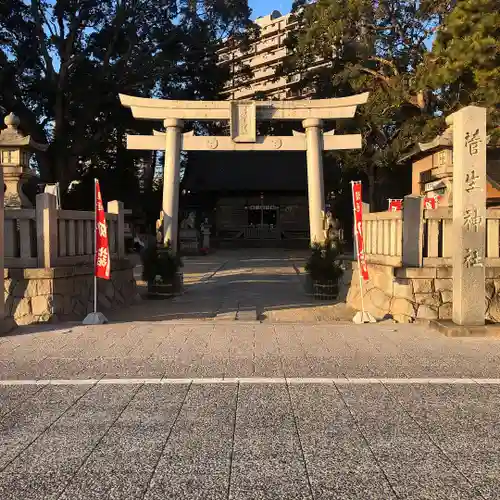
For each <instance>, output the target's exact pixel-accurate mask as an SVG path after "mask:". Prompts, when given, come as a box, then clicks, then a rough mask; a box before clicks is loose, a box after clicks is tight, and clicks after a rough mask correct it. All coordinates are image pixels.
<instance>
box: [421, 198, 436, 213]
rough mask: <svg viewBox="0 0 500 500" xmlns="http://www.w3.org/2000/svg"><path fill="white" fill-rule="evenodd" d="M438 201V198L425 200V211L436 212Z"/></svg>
mask: <svg viewBox="0 0 500 500" xmlns="http://www.w3.org/2000/svg"><path fill="white" fill-rule="evenodd" d="M436 208H437V199H436V198H424V209H425V210H436Z"/></svg>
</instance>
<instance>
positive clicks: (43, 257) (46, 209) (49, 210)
mask: <svg viewBox="0 0 500 500" xmlns="http://www.w3.org/2000/svg"><path fill="white" fill-rule="evenodd" d="M36 240H37V250H38V267H43V268H50V267H55V262H56V259H57V208H56V197H55V196H54V195H53V194H49V193H41V194H37V195H36Z"/></svg>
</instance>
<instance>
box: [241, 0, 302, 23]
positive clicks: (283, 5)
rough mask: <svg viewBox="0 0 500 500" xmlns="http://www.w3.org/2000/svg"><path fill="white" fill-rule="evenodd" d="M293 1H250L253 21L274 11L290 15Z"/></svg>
mask: <svg viewBox="0 0 500 500" xmlns="http://www.w3.org/2000/svg"><path fill="white" fill-rule="evenodd" d="M292 1H293V0H248V4H249V5H250V8H251V9H252V19H255V18H256V17H260V16H266V15H267V14H270V13H271V12H272V11H273V10H279V11H280V12H281V13H282V14H288V13H289V12H290V10H291V8H292Z"/></svg>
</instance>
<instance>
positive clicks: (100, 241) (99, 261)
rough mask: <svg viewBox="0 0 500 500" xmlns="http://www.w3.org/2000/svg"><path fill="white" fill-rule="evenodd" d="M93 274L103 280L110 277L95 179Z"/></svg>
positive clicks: (99, 193)
mask: <svg viewBox="0 0 500 500" xmlns="http://www.w3.org/2000/svg"><path fill="white" fill-rule="evenodd" d="M95 275H96V277H97V278H102V279H105V280H109V279H110V277H111V268H110V262H109V244H108V227H107V225H106V214H105V213H104V207H103V205H102V198H101V189H100V188H99V181H98V180H97V179H96V180H95Z"/></svg>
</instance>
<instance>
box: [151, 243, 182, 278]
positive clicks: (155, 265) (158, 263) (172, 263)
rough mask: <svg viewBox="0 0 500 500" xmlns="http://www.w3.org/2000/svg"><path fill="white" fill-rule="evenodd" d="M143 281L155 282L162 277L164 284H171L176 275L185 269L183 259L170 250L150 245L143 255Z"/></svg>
mask: <svg viewBox="0 0 500 500" xmlns="http://www.w3.org/2000/svg"><path fill="white" fill-rule="evenodd" d="M141 261H142V279H143V280H144V281H147V282H148V283H150V282H154V281H155V280H156V277H157V276H160V278H161V280H162V281H163V282H164V283H171V282H172V280H173V279H174V276H175V274H176V273H177V272H178V271H179V269H180V268H181V267H183V265H184V264H183V262H182V259H181V258H180V257H179V256H178V255H175V254H173V253H172V251H171V250H170V249H169V248H165V249H163V248H161V249H159V248H157V247H156V245H149V246H148V247H146V248H145V249H144V250H143V252H142V254H141Z"/></svg>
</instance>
